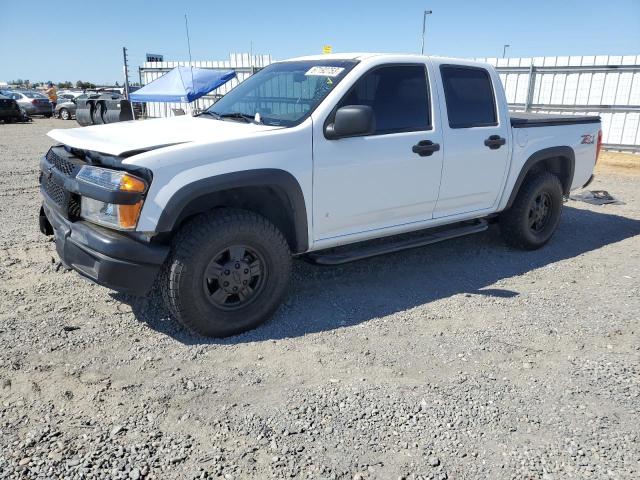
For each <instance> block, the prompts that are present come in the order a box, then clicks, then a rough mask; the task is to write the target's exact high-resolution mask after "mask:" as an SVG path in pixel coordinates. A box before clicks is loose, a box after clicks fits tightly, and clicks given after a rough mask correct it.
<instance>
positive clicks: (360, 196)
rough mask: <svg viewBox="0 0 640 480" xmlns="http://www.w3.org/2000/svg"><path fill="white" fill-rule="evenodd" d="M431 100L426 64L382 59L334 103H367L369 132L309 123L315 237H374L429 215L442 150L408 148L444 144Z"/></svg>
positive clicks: (425, 218) (319, 240)
mask: <svg viewBox="0 0 640 480" xmlns="http://www.w3.org/2000/svg"><path fill="white" fill-rule="evenodd" d="M430 99H431V92H430V87H429V81H428V75H427V65H426V64H425V63H408V64H392V65H390V64H387V65H380V66H377V67H373V68H372V69H371V70H369V71H367V72H366V73H364V74H363V75H362V76H361V77H360V78H359V79H358V80H357V81H356V82H355V83H354V85H353V86H352V87H351V89H350V90H349V91H348V93H347V94H346V95H345V96H344V97H343V98H342V100H340V102H339V103H338V105H337V106H336V109H337V108H339V107H342V106H346V105H368V106H370V107H371V108H372V109H373V111H374V115H375V119H376V130H375V133H374V134H371V135H363V136H357V137H350V138H341V139H336V140H329V139H327V138H325V136H324V134H323V132H324V130H322V132H321V133H319V132H318V130H317V129H316V130H315V132H314V136H313V163H314V178H313V230H314V240H315V241H317V242H320V243H322V242H323V241H325V243H333V244H338V243H341V242H340V240H339V239H340V238H342V237H347V236H351V235H355V234H364V235H359V236H358V237H359V238H358V239H361V237H363V236H364V237H366V233H365V232H371V235H373V236H379V233H377V232H379V231H380V230H384V229H389V228H391V227H397V226H402V225H406V226H407V228H406V229H407V230H409V229H411V228H410V225H411V224H412V223H416V222H422V221H425V220H429V219H431V218H432V217H433V210H434V207H435V204H436V201H437V199H438V190H439V187H440V175H441V171H442V159H443V154H442V149H441V148H440V149H434V150H435V151H432V152H430V153H425V152H420V153H414V146H417V145H418V144H419V143H420V142H422V144H423V145H424V144H425V143H429V142H431V143H433V144H437V145H438V146H440V145H441V143H442V130H441V128H440V126H439V122H436V121H434V112H433V109H432V102H431V101H430ZM334 112H335V110H334ZM418 150H419V148H418ZM374 231H375V232H376V233H375V234H373V232H374ZM332 239H333V240H332ZM336 239H337V240H336ZM327 241H328V242H327ZM345 243H346V242H345Z"/></svg>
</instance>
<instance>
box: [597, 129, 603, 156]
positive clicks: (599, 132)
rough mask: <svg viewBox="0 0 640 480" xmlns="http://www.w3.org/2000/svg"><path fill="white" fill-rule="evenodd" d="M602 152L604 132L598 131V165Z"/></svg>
mask: <svg viewBox="0 0 640 480" xmlns="http://www.w3.org/2000/svg"><path fill="white" fill-rule="evenodd" d="M600 150H602V130H598V143H597V144H596V163H598V157H600Z"/></svg>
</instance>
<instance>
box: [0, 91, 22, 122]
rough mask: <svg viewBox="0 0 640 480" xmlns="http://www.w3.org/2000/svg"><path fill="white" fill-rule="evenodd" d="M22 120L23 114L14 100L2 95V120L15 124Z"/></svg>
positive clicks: (0, 100) (0, 118) (0, 99)
mask: <svg viewBox="0 0 640 480" xmlns="http://www.w3.org/2000/svg"><path fill="white" fill-rule="evenodd" d="M21 119H22V112H21V111H20V107H19V106H18V102H16V101H15V100H14V99H13V98H9V97H6V96H4V95H0V120H2V121H4V122H5V123H13V122H17V121H18V120H21Z"/></svg>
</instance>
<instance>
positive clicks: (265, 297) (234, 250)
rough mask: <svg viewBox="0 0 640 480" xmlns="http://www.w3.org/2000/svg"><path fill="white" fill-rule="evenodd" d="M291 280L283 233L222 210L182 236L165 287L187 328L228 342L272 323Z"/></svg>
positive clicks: (174, 249) (169, 264) (167, 299)
mask: <svg viewBox="0 0 640 480" xmlns="http://www.w3.org/2000/svg"><path fill="white" fill-rule="evenodd" d="M290 276H291V252H290V251H289V246H288V244H287V241H286V240H285V238H284V237H283V235H282V233H281V232H280V231H279V230H278V229H277V228H276V227H275V226H274V225H273V224H272V223H271V222H269V221H268V220H267V219H266V218H264V217H262V216H260V215H257V214H255V213H253V212H248V211H244V210H232V209H223V210H218V211H215V212H212V213H209V214H205V215H200V216H198V217H196V218H195V219H193V220H192V221H190V222H189V223H188V224H187V225H186V226H184V227H183V228H182V229H181V230H180V231H179V232H178V234H177V235H176V237H175V238H174V241H173V247H172V254H171V256H170V258H169V259H168V261H167V264H166V265H165V267H164V269H163V274H162V276H161V288H162V292H163V296H164V299H165V302H166V303H167V306H168V308H169V310H170V311H171V313H172V314H173V315H174V316H175V318H176V319H177V320H178V321H179V322H180V323H182V324H183V325H184V326H185V327H187V328H189V329H190V330H193V331H195V332H197V333H199V334H201V335H204V336H207V337H227V336H229V335H235V334H238V333H241V332H244V331H246V330H250V329H252V328H254V327H256V326H258V325H260V324H261V323H263V322H264V321H266V320H267V319H269V318H270V317H271V315H272V314H273V312H274V311H275V310H276V309H277V308H278V306H279V305H280V303H281V301H282V299H283V297H284V295H285V294H286V291H287V287H288V284H289V279H290Z"/></svg>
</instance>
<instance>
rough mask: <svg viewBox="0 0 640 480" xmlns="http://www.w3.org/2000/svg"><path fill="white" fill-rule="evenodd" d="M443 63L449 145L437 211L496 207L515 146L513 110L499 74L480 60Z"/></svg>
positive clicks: (443, 214) (441, 88) (449, 212)
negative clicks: (510, 112) (479, 63)
mask: <svg viewBox="0 0 640 480" xmlns="http://www.w3.org/2000/svg"><path fill="white" fill-rule="evenodd" d="M438 67H439V68H438V69H439V72H440V78H439V80H440V81H439V82H438V83H439V85H438V90H439V96H440V99H441V103H442V107H441V115H442V117H443V119H442V124H443V128H442V130H443V138H444V145H445V148H444V165H443V168H442V181H441V184H440V195H439V198H438V202H437V204H436V207H435V210H434V213H433V217H434V218H440V217H447V216H450V215H457V214H463V213H467V212H474V211H481V210H487V209H491V208H493V207H494V206H495V205H496V203H497V202H498V196H499V194H500V193H501V191H502V186H503V183H504V180H505V177H506V174H507V169H508V166H509V159H510V152H511V146H510V145H509V143H510V125H509V122H508V112H507V111H502V112H501V111H500V108H505V109H506V106H505V105H506V102H505V101H504V100H503V94H502V90H499V89H498V88H496V84H495V82H496V81H497V82H499V78H498V77H497V76H495V78H492V76H491V75H490V73H489V71H488V70H486V69H485V68H481V67H477V66H465V65H449V64H440V65H439V66H438ZM498 87H499V86H498ZM498 100H500V101H498ZM503 119H507V120H506V121H502V120H503Z"/></svg>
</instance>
